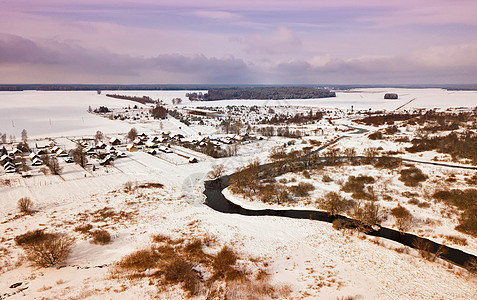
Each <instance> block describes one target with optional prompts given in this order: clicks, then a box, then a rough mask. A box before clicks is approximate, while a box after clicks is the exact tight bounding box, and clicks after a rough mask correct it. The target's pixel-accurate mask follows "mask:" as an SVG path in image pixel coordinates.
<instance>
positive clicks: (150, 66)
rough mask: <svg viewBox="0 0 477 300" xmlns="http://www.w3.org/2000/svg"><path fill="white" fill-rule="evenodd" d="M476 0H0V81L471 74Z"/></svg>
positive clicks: (375, 78) (318, 80)
mask: <svg viewBox="0 0 477 300" xmlns="http://www.w3.org/2000/svg"><path fill="white" fill-rule="evenodd" d="M476 12H477V1H475V0H419V1H416V0H386V1H383V0H360V1H356V0H334V1H328V0H327V1H323V0H288V1H284V0H235V1H223V0H194V1H186V0H170V1H164V0H134V1H121V0H102V1H97V0H82V1H81V0H80V1H66V0H42V1H38V0H0V84H21V83H46V84H48V83H65V84H68V83H84V84H88V83H89V84H94V83H98V84H108V83H110V84H139V83H144V84H171V83H172V84H174V83H176V84H177V83H184V84H189V83H197V84H476V83H477V17H475V14H476Z"/></svg>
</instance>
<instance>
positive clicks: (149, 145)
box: [146, 140, 157, 148]
mask: <svg viewBox="0 0 477 300" xmlns="http://www.w3.org/2000/svg"><path fill="white" fill-rule="evenodd" d="M146 147H147V148H157V144H156V143H154V142H153V141H151V140H149V141H147V143H146Z"/></svg>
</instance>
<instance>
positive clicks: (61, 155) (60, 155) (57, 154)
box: [56, 149, 68, 157]
mask: <svg viewBox="0 0 477 300" xmlns="http://www.w3.org/2000/svg"><path fill="white" fill-rule="evenodd" d="M56 156H57V157H67V156H68V153H66V151H65V150H63V149H60V150H58V151H56Z"/></svg>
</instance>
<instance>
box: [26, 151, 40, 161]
mask: <svg viewBox="0 0 477 300" xmlns="http://www.w3.org/2000/svg"><path fill="white" fill-rule="evenodd" d="M28 158H30V160H31V161H33V160H34V159H35V158H38V155H37V154H36V153H33V152H32V153H30V155H28Z"/></svg>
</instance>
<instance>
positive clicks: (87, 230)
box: [74, 224, 93, 234]
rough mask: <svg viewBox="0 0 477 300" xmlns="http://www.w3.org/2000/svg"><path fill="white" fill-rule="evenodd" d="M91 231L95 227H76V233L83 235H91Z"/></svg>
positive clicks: (84, 225)
mask: <svg viewBox="0 0 477 300" xmlns="http://www.w3.org/2000/svg"><path fill="white" fill-rule="evenodd" d="M91 229H93V225H91V224H82V225H78V226H76V227H75V229H74V231H76V232H80V233H83V234H89V233H90V230H91Z"/></svg>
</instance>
